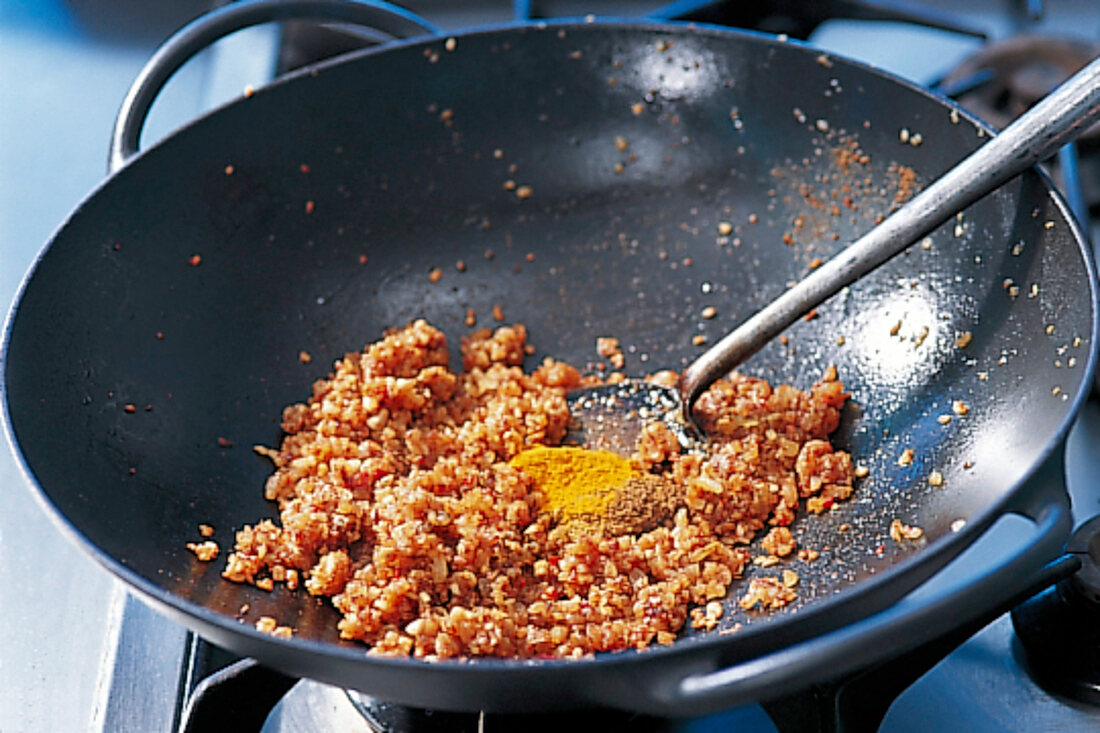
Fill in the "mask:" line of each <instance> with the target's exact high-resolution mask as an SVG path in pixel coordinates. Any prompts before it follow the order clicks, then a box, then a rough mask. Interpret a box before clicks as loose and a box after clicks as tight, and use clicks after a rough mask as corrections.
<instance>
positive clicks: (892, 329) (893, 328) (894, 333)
mask: <svg viewBox="0 0 1100 733" xmlns="http://www.w3.org/2000/svg"><path fill="white" fill-rule="evenodd" d="M900 330H901V321H900V320H899V321H898V322H897V323H895V324H894V325H893V326H891V327H890V335H891V336H897V335H898V331H900Z"/></svg>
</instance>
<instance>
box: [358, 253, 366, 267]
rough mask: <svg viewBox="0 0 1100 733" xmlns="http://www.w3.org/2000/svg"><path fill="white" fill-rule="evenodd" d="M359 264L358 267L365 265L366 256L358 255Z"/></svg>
mask: <svg viewBox="0 0 1100 733" xmlns="http://www.w3.org/2000/svg"><path fill="white" fill-rule="evenodd" d="M359 264H360V265H365V264H367V256H366V255H359Z"/></svg>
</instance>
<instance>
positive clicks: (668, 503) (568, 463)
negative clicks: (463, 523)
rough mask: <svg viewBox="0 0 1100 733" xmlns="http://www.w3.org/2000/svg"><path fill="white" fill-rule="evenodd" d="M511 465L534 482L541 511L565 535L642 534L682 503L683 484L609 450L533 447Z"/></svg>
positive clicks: (669, 514) (517, 457)
mask: <svg viewBox="0 0 1100 733" xmlns="http://www.w3.org/2000/svg"><path fill="white" fill-rule="evenodd" d="M510 463H511V465H512V466H514V467H516V468H518V469H520V470H521V471H523V472H524V473H526V474H527V475H528V476H530V477H531V478H532V479H533V480H534V483H535V487H536V488H537V489H538V490H539V491H541V492H542V495H543V497H544V498H543V504H542V506H541V507H540V510H541V511H543V512H546V513H547V514H550V515H552V516H554V517H555V519H557V521H558V525H559V527H564V528H565V529H566V531H567V532H568V533H574V532H579V533H582V534H588V533H592V532H596V533H598V534H603V535H608V536H618V535H622V534H636V533H638V532H646V531H648V530H650V529H653V528H654V527H656V526H657V525H658V524H660V523H661V522H662V521H664V520H665V519H667V518H668V517H670V516H672V514H673V512H674V511H675V510H676V508H677V507H678V506H679V505H681V504H682V503H683V487H682V486H680V485H678V484H677V483H676V482H673V481H669V480H667V479H665V478H664V477H662V476H657V475H653V474H648V473H641V472H639V471H637V470H635V469H634V468H633V466H632V465H631V463H630V461H629V460H628V459H626V458H623V457H622V456H619V455H616V454H614V453H611V452H609V451H594V450H586V449H584V448H575V447H570V446H563V447H558V448H548V447H546V446H536V447H534V448H531V449H529V450H525V451H523V452H522V453H520V454H519V455H517V456H516V457H515V458H513V459H512V460H511V461H510Z"/></svg>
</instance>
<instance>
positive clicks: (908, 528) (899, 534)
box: [890, 519, 924, 543]
mask: <svg viewBox="0 0 1100 733" xmlns="http://www.w3.org/2000/svg"><path fill="white" fill-rule="evenodd" d="M923 536H924V530H923V529H921V528H920V527H916V526H912V525H908V524H903V523H902V521H901V520H900V519H895V520H894V521H892V522H890V539H892V540H893V541H894V542H898V543H900V542H902V541H903V540H919V539H920V538H921V537H923Z"/></svg>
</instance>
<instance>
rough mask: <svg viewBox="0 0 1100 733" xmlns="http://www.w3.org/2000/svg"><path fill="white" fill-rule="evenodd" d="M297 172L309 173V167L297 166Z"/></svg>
mask: <svg viewBox="0 0 1100 733" xmlns="http://www.w3.org/2000/svg"><path fill="white" fill-rule="evenodd" d="M298 170H300V171H301V172H302V173H309V166H308V165H306V164H305V163H302V164H301V165H300V166H298Z"/></svg>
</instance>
